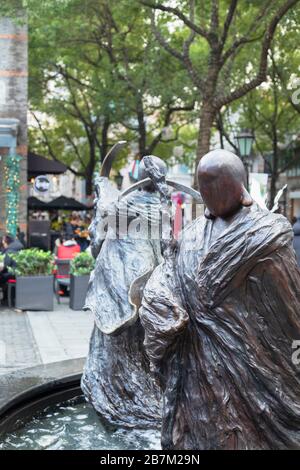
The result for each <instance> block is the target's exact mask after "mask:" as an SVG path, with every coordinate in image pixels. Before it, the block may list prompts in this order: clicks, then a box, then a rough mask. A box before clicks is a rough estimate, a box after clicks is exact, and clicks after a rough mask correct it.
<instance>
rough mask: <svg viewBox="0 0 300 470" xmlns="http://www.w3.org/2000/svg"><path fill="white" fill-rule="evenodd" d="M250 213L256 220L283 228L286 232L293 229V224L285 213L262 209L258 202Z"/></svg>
mask: <svg viewBox="0 0 300 470" xmlns="http://www.w3.org/2000/svg"><path fill="white" fill-rule="evenodd" d="M250 215H251V217H253V219H254V220H260V221H261V222H262V223H263V224H265V225H268V226H274V229H275V228H277V229H279V230H280V229H281V230H284V231H285V232H292V231H293V228H292V225H291V224H290V222H289V220H288V219H287V218H286V217H285V216H284V215H282V214H276V213H274V212H271V211H269V210H266V209H262V208H260V207H259V206H258V205H256V204H255V205H254V206H253V207H252V208H251V211H250Z"/></svg>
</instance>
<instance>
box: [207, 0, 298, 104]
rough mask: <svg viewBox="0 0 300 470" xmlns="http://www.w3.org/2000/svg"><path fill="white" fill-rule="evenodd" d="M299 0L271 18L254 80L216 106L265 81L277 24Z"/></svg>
mask: <svg viewBox="0 0 300 470" xmlns="http://www.w3.org/2000/svg"><path fill="white" fill-rule="evenodd" d="M298 2H299V0H287V1H285V2H284V4H283V5H282V6H281V7H280V8H279V9H278V11H277V12H276V13H275V15H274V16H273V18H272V19H271V21H270V23H269V25H268V27H267V29H266V31H265V34H264V39H263V43H262V48H261V55H260V64H259V70H258V72H257V74H256V76H255V77H254V78H253V79H252V80H250V81H249V82H248V83H244V84H243V85H241V86H240V87H238V88H237V89H235V90H234V91H232V92H231V93H229V94H228V95H226V96H224V97H221V98H219V99H217V100H216V107H217V108H218V109H220V108H221V107H222V106H225V105H226V104H229V103H231V102H232V101H234V100H236V99H239V98H241V97H242V96H244V95H245V94H246V93H248V92H249V91H251V90H253V89H254V88H256V87H257V86H258V85H260V84H261V83H262V82H263V81H265V79H266V75H267V65H268V52H269V48H270V46H271V43H272V40H273V37H274V34H275V31H276V28H277V25H278V23H279V22H280V20H281V19H282V18H283V16H284V15H285V14H286V13H287V12H288V11H289V10H290V9H291V8H292V7H293V6H294V5H296V3H298Z"/></svg>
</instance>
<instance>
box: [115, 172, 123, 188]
mask: <svg viewBox="0 0 300 470" xmlns="http://www.w3.org/2000/svg"><path fill="white" fill-rule="evenodd" d="M115 182H116V184H117V188H118V189H119V190H120V189H121V188H122V183H123V176H122V175H121V173H120V172H118V174H117V175H116V176H115Z"/></svg>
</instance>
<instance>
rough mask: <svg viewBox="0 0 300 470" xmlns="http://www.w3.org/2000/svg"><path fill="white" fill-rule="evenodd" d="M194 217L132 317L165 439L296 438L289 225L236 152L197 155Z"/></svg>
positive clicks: (203, 443)
mask: <svg viewBox="0 0 300 470" xmlns="http://www.w3.org/2000/svg"><path fill="white" fill-rule="evenodd" d="M198 180H199V187H200V192H201V195H202V197H203V200H204V202H205V204H206V212H205V216H204V217H200V218H198V219H196V220H195V221H194V222H193V223H192V224H191V225H190V226H189V227H187V228H186V229H185V230H184V231H183V233H182V238H181V240H180V241H179V243H178V245H177V246H176V244H174V243H173V241H172V249H171V250H169V252H167V254H166V256H165V259H164V261H163V263H162V264H161V265H159V266H158V267H157V268H156V269H155V270H154V272H153V274H152V276H151V278H150V280H149V281H148V283H147V285H146V288H145V290H144V298H143V301H142V307H141V308H140V318H141V322H142V325H143V327H144V329H145V347H146V351H147V353H148V356H149V358H150V361H151V363H152V369H153V372H154V374H155V376H156V378H157V380H158V382H159V383H160V385H161V388H162V391H163V396H164V404H163V424H162V447H163V449H199V450H201V449H286V448H299V447H300V393H299V391H300V370H299V367H297V365H295V364H293V361H292V353H293V350H292V344H293V341H295V340H299V339H300V272H299V270H298V267H297V262H296V258H295V253H294V250H293V248H292V239H293V234H292V229H291V226H290V224H289V222H288V221H287V220H286V219H285V218H284V217H283V216H281V215H277V214H273V213H271V212H269V211H266V210H262V209H260V208H259V207H258V206H257V205H256V204H255V203H254V202H253V201H252V199H251V197H250V196H249V194H248V193H247V191H246V189H245V182H246V174H245V170H244V167H243V165H242V163H241V161H240V159H239V158H238V157H237V156H235V155H234V154H232V153H230V152H227V151H224V150H216V151H213V152H210V153H208V154H207V155H205V156H204V157H203V158H202V160H201V161H200V164H199V167H198Z"/></svg>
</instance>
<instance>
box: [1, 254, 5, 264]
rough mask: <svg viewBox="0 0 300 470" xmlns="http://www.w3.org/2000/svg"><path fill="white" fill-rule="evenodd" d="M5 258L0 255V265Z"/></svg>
mask: <svg viewBox="0 0 300 470" xmlns="http://www.w3.org/2000/svg"><path fill="white" fill-rule="evenodd" d="M4 258H5V256H4V255H2V254H1V253H0V264H3V263H4Z"/></svg>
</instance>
